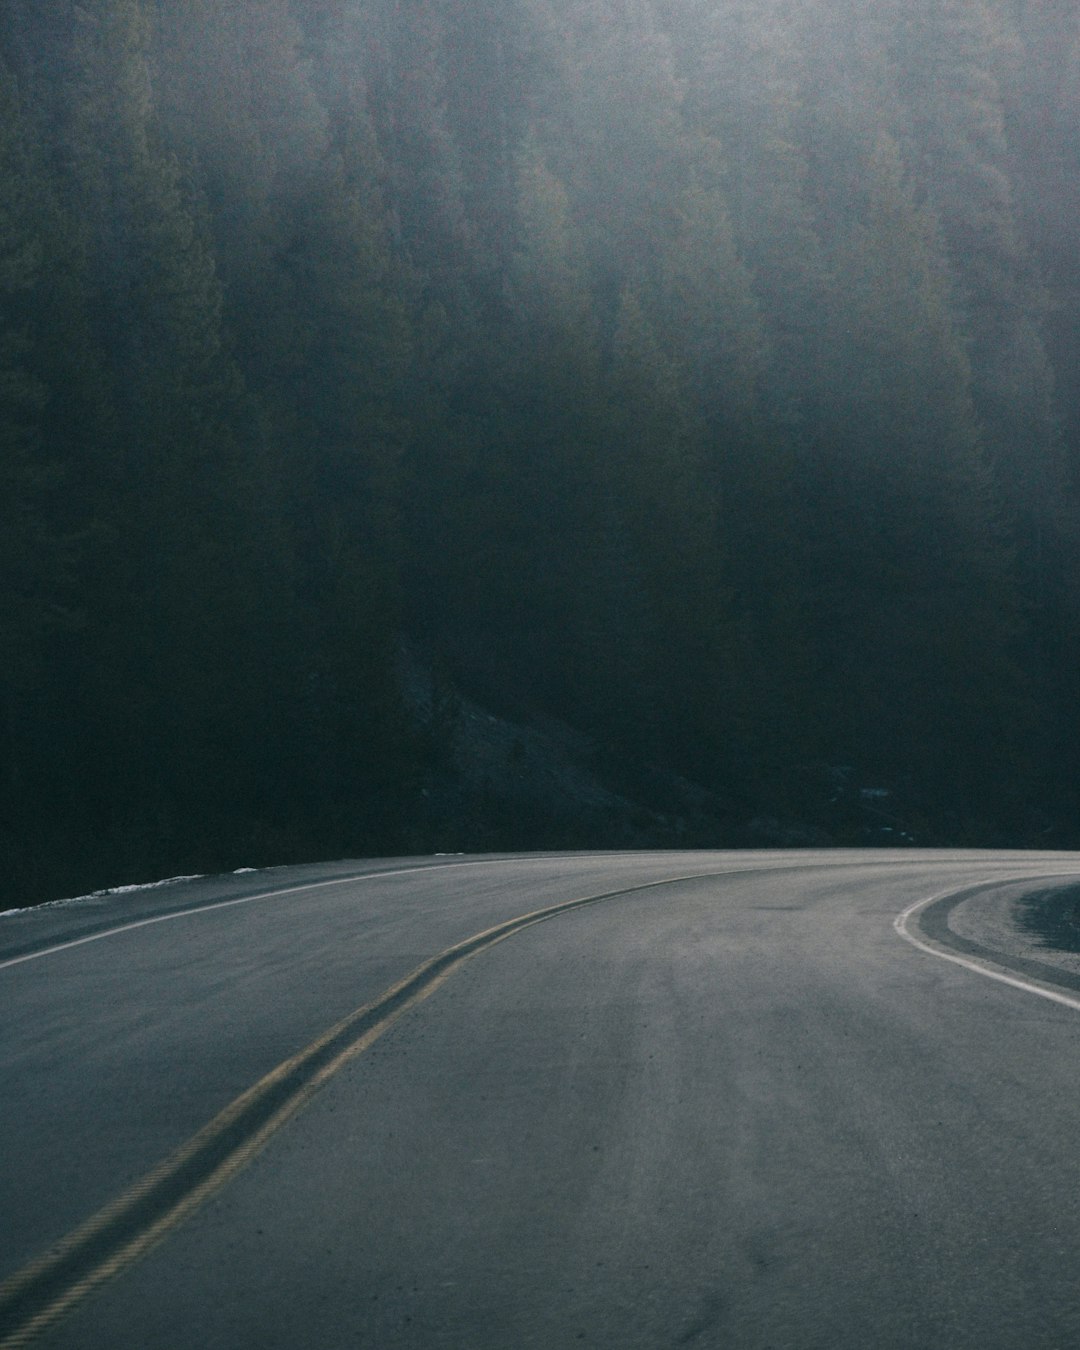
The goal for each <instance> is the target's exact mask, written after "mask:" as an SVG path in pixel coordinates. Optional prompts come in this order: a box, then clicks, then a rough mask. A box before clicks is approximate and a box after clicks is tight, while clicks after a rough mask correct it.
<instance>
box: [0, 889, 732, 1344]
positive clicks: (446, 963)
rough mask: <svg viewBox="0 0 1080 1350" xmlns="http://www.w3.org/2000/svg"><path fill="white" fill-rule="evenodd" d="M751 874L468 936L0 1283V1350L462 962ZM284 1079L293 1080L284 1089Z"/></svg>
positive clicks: (204, 1194)
mask: <svg viewBox="0 0 1080 1350" xmlns="http://www.w3.org/2000/svg"><path fill="white" fill-rule="evenodd" d="M756 870H757V869H747V868H731V869H726V870H724V871H716V872H700V873H687V874H684V875H680V876H675V877H665V878H663V879H662V880H660V881H649V882H644V883H642V884H641V885H638V886H627V887H623V888H622V889H620V890H617V891H605V892H603V894H600V895H589V896H581V897H578V898H577V899H574V900H564V901H561V902H560V903H559V904H556V905H549V906H547V907H546V908H543V909H538V910H533V911H531V912H530V913H528V914H523V915H519V916H518V917H517V918H515V919H510V920H508V921H507V922H505V923H501V924H497V925H495V926H494V927H492V928H487V929H485V930H483V931H482V932H480V933H475V934H474V935H473V936H472V937H470V938H466V939H465V940H464V941H463V942H459V943H457V944H456V945H455V946H452V947H448V948H446V950H445V951H442V952H440V953H438V955H436V956H433V957H431V958H430V959H429V960H427V961H425V962H423V963H422V964H421V965H419V966H417V967H416V968H415V970H413V971H411V972H410V973H409V974H408V975H406V976H405V977H404V979H402V980H399V981H398V982H397V983H396V984H394V985H392V986H391V987H390V988H389V989H387V990H386V991H385V992H384V993H383V994H382V995H380V997H379V998H377V999H376V1000H375V1001H374V1002H372V1003H367V1004H365V1005H364V1006H363V1007H360V1008H357V1009H356V1010H355V1012H352V1013H350V1014H349V1015H348V1016H347V1017H344V1018H343V1019H342V1020H341V1021H339V1022H337V1023H336V1024H335V1025H334V1026H332V1027H331V1028H330V1029H329V1030H328V1031H326V1032H324V1033H323V1035H322V1036H320V1037H318V1039H317V1040H315V1041H313V1042H312V1043H311V1044H310V1045H308V1046H307V1047H306V1048H305V1049H304V1050H301V1051H300V1052H299V1053H298V1054H296V1055H293V1056H291V1057H290V1058H289V1059H287V1060H284V1061H283V1062H282V1063H281V1064H279V1065H278V1066H277V1068H275V1069H273V1070H271V1072H270V1073H268V1074H266V1076H265V1077H263V1078H261V1079H260V1080H259V1081H258V1082H257V1083H255V1084H254V1085H253V1086H252V1087H250V1088H248V1089H247V1091H246V1092H243V1093H241V1095H240V1096H239V1097H237V1098H236V1099H235V1101H233V1102H231V1103H230V1104H229V1105H228V1106H227V1107H226V1108H225V1109H224V1110H223V1111H222V1112H220V1113H219V1114H218V1115H217V1116H215V1117H214V1119H213V1120H212V1121H210V1122H209V1124H207V1125H204V1126H203V1128H202V1129H201V1130H199V1131H198V1132H197V1133H196V1134H194V1135H193V1136H192V1137H191V1138H190V1139H189V1140H188V1141H187V1143H185V1144H183V1145H182V1146H181V1147H180V1148H179V1149H178V1150H177V1151H176V1152H175V1153H173V1154H172V1155H170V1157H168V1158H166V1159H165V1160H164V1161H163V1162H161V1163H159V1164H158V1166H157V1167H155V1168H153V1169H152V1170H151V1171H150V1172H148V1173H147V1174H146V1175H145V1176H144V1177H142V1178H141V1179H140V1180H139V1181H137V1182H136V1183H135V1184H134V1185H133V1186H131V1187H129V1188H128V1189H127V1190H126V1191H124V1192H123V1194H121V1195H120V1196H118V1197H117V1198H116V1199H115V1200H113V1201H111V1202H110V1203H109V1204H108V1205H106V1206H105V1207H104V1208H103V1209H101V1210H99V1211H98V1213H97V1214H95V1215H94V1216H93V1217H92V1218H90V1219H88V1220H87V1221H86V1222H85V1223H83V1224H81V1225H80V1226H79V1227H78V1228H76V1229H74V1230H73V1231H72V1232H71V1233H69V1234H68V1235H67V1236H66V1237H64V1238H63V1239H61V1240H60V1241H59V1242H58V1243H56V1244H55V1245H54V1246H53V1247H52V1248H51V1249H50V1250H49V1251H48V1252H47V1253H46V1254H45V1255H44V1256H41V1257H39V1258H38V1259H37V1260H35V1261H32V1262H30V1263H29V1264H28V1265H27V1266H25V1267H24V1268H23V1269H22V1270H20V1271H19V1272H17V1273H16V1274H15V1275H13V1276H11V1277H9V1278H8V1279H7V1280H5V1281H3V1283H0V1350H23V1347H25V1346H28V1345H30V1344H31V1342H32V1341H33V1340H35V1339H36V1338H37V1337H38V1336H39V1335H41V1334H42V1333H43V1332H44V1331H46V1330H48V1329H49V1328H51V1327H53V1326H55V1325H56V1324H57V1323H58V1322H59V1321H60V1320H61V1319H62V1318H64V1317H66V1316H68V1315H69V1314H70V1313H71V1312H73V1311H74V1309H75V1308H76V1307H77V1305H78V1304H79V1303H80V1302H82V1300H83V1299H84V1298H86V1297H87V1295H88V1294H90V1293H92V1292H93V1291H94V1290H96V1289H98V1288H99V1287H100V1286H101V1285H103V1284H104V1283H105V1282H106V1281H108V1280H110V1279H112V1278H113V1277H115V1276H116V1275H118V1274H120V1273H121V1272H122V1271H124V1270H126V1269H128V1268H129V1267H130V1266H132V1265H134V1264H135V1262H137V1261H138V1260H140V1259H141V1258H142V1257H143V1256H145V1255H146V1253H147V1252H149V1251H150V1250H151V1248H152V1247H154V1246H155V1245H156V1244H157V1243H158V1242H160V1241H161V1240H162V1239H163V1238H164V1237H165V1236H166V1235H167V1234H168V1233H170V1232H171V1231H172V1230H173V1229H175V1228H176V1227H178V1225H180V1224H181V1223H183V1222H184V1220H186V1219H187V1218H189V1217H190V1216H191V1215H192V1214H194V1213H195V1212H196V1210H198V1209H199V1208H200V1207H201V1206H202V1205H203V1204H205V1203H206V1201H207V1200H208V1199H210V1197H211V1196H213V1195H215V1194H216V1193H217V1192H218V1191H219V1190H221V1188H222V1187H223V1186H224V1185H226V1183H227V1182H228V1181H230V1180H231V1179H232V1178H233V1177H234V1176H235V1175H236V1174H237V1173H238V1172H239V1171H240V1170H241V1169H242V1168H243V1167H244V1166H246V1164H247V1163H249V1162H250V1161H251V1160H252V1159H253V1158H254V1157H255V1156H256V1154H257V1153H259V1152H260V1151H261V1150H262V1149H263V1148H264V1147H265V1145H266V1144H267V1142H268V1141H269V1140H270V1138H271V1136H272V1135H274V1134H275V1133H276V1132H277V1131H278V1130H279V1129H280V1128H281V1127H282V1125H284V1124H285V1123H286V1121H288V1120H290V1119H291V1118H292V1117H293V1116H294V1115H296V1114H297V1112H298V1111H300V1110H301V1109H302V1108H303V1107H304V1106H305V1105H306V1104H307V1103H308V1102H309V1101H310V1100H311V1098H312V1097H313V1096H314V1095H315V1093H316V1092H318V1090H319V1089H320V1088H321V1087H322V1086H323V1085H324V1084H325V1083H326V1082H327V1081H328V1080H329V1079H330V1078H332V1077H333V1076H334V1074H336V1073H337V1072H338V1070H339V1069H341V1068H342V1067H343V1066H344V1065H345V1064H347V1063H348V1062H349V1061H350V1060H352V1059H355V1058H356V1057H357V1056H358V1055H361V1054H363V1052H364V1051H365V1050H367V1049H368V1047H369V1046H371V1045H372V1044H373V1043H374V1042H375V1041H376V1040H378V1039H379V1037H380V1036H382V1034H383V1033H384V1032H385V1031H387V1030H388V1029H389V1028H390V1027H391V1026H392V1025H393V1023H394V1022H396V1021H397V1019H398V1018H399V1017H401V1015H402V1014H403V1013H405V1012H407V1011H408V1010H409V1009H411V1008H414V1007H415V1006H416V1005H417V1004H419V1003H422V1002H423V1001H424V1000H425V999H427V998H429V997H430V996H431V995H432V994H433V993H434V992H435V990H436V989H438V988H439V986H440V985H442V984H443V983H444V982H445V981H446V980H447V979H449V977H450V976H451V975H452V974H453V973H454V971H456V970H457V969H458V968H459V967H460V966H461V965H462V964H463V963H464V962H465V961H467V960H468V959H469V958H470V957H472V956H475V955H477V954H478V953H479V952H481V951H484V950H486V949H487V948H489V947H492V946H494V945H495V944H496V943H498V942H502V941H503V940H504V939H506V938H508V937H510V936H512V935H513V934H514V933H517V932H520V931H521V930H522V929H524V928H528V927H531V926H532V925H533V924H537V923H542V922H543V921H544V920H545V919H550V918H553V917H554V916H555V915H558V914H562V913H565V912H566V911H567V910H572V909H579V908H581V907H582V906H585V905H592V904H596V903H598V902H599V901H601V900H612V899H615V898H616V897H618V896H623V895H631V894H633V893H634V892H637V891H647V890H652V889H655V888H656V887H658V886H670V885H672V884H673V883H675V882H679V881H693V880H701V879H704V878H712V877H720V876H731V875H737V874H739V873H741V872H745V871H756ZM376 875H378V874H376ZM290 1079H295V1080H296V1081H295V1082H294V1083H293V1084H291V1085H290V1082H289V1080H290ZM234 1136H235V1137H234ZM185 1173H190V1174H191V1175H190V1176H189V1177H185ZM140 1211H142V1213H141V1212H140Z"/></svg>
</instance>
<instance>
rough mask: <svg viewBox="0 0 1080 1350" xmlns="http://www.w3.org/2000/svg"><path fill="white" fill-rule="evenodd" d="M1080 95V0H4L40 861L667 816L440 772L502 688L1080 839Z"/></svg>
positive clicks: (629, 737) (6, 243)
mask: <svg viewBox="0 0 1080 1350" xmlns="http://www.w3.org/2000/svg"><path fill="white" fill-rule="evenodd" d="M1078 108H1080V10H1078V9H1077V7H1076V5H1075V3H1074V2H1073V0H874V3H873V4H868V3H866V0H407V3H404V2H402V0H183V3H174V2H173V0H80V3H75V2H74V0H48V3H41V0H2V3H0V474H2V477H3V492H2V495H0V558H2V566H3V586H2V589H0V738H2V742H0V859H2V867H0V893H2V894H0V898H2V899H4V900H6V901H9V902H10V903H26V902H29V901H31V900H39V899H43V898H48V897H50V896H55V895H59V894H64V893H70V892H71V891H73V890H78V889H86V888H89V887H90V886H92V885H104V884H109V883H114V882H120V881H129V880H132V879H138V878H143V879H149V878H150V877H153V876H155V875H158V876H160V875H165V874H167V873H168V872H170V871H180V870H200V871H202V870H210V869H215V868H223V867H229V866H239V865H241V864H262V863H272V862H285V861H293V860H298V859H300V858H304V857H329V856H340V855H343V854H359V853H372V852H398V851H407V850H426V849H438V848H474V847H490V846H502V847H530V846H535V845H543V846H549V845H559V844H563V843H566V844H575V845H576V844H586V843H595V844H600V845H603V844H610V843H617V842H635V841H634V840H632V839H631V840H625V839H623V838H614V837H608V836H606V835H605V832H604V830H603V829H602V828H599V829H596V830H594V831H593V833H592V835H588V832H587V831H586V832H585V834H586V836H588V837H580V834H579V835H575V832H574V831H573V830H572V829H566V828H561V827H559V826H558V825H557V823H555V818H554V817H552V818H551V819H541V818H540V817H537V818H536V819H533V820H530V819H529V818H528V817H527V816H523V815H520V814H519V816H518V817H517V818H514V819H511V818H510V817H500V816H499V812H498V803H497V802H495V801H493V800H491V799H488V800H487V802H486V805H485V799H484V798H483V797H482V796H477V797H475V799H471V800H469V801H467V802H465V803H464V805H463V806H460V809H459V810H458V812H457V814H456V815H444V817H443V818H440V817H439V816H438V814H437V813H435V814H433V813H432V811H431V809H430V808H427V809H426V813H425V809H424V803H425V802H426V801H429V800H430V796H431V785H432V783H433V782H435V780H436V779H437V778H438V776H439V774H440V773H442V774H445V772H446V768H445V765H446V762H447V761H446V744H447V742H448V739H449V738H450V737H451V736H452V734H453V722H454V716H455V713H454V706H455V699H456V698H458V696H459V691H464V693H465V694H467V695H468V696H469V697H471V698H474V699H476V700H477V701H478V703H479V704H480V705H482V706H486V707H492V708H496V709H498V710H499V711H500V712H502V713H506V714H507V715H513V716H514V717H516V718H519V719H521V720H522V722H523V724H524V723H528V722H529V720H530V719H537V718H549V719H557V720H558V721H559V723H560V724H564V725H568V726H569V727H571V728H574V729H576V730H577V731H578V732H580V733H583V734H584V735H585V736H586V737H587V738H588V741H589V744H590V746H591V747H592V748H593V753H595V756H596V759H597V763H601V762H602V763H603V764H605V765H611V766H621V768H620V770H619V771H620V772H621V771H625V772H631V771H632V770H636V771H640V770H642V769H643V767H647V768H648V770H649V772H651V773H653V774H666V775H668V778H669V780H670V781H675V779H678V781H680V782H687V783H694V784H697V785H700V786H701V787H702V788H703V789H704V790H705V791H706V792H707V793H709V794H711V797H710V800H711V801H713V802H715V803H720V804H722V809H720V808H718V809H717V810H715V811H714V813H713V816H712V817H711V821H712V823H711V824H710V825H709V827H708V828H705V827H699V828H698V832H697V834H696V835H694V837H693V838H692V839H688V841H689V842H695V843H702V844H725V843H745V842H748V841H749V842H752V840H749V839H748V836H747V835H746V828H747V822H748V821H750V820H751V818H754V817H756V816H760V815H762V813H764V814H765V815H766V816H768V817H770V818H774V819H775V820H777V821H781V822H783V821H790V822H796V823H800V824H801V825H803V826H805V829H806V837H807V838H810V839H817V840H819V841H821V842H834V843H858V842H862V841H863V840H864V838H866V837H867V835H866V817H865V813H863V815H859V814H858V813H856V814H855V815H853V816H850V817H847V816H845V815H844V814H843V812H842V811H838V809H837V802H838V800H840V799H842V798H844V795H845V793H847V794H848V795H851V794H855V795H856V796H860V795H861V797H862V798H864V799H871V798H873V799H874V800H881V801H886V800H887V801H888V802H889V803H891V805H890V806H889V810H888V812H886V813H885V815H883V817H882V818H883V819H884V818H885V816H886V815H888V818H889V819H890V820H892V821H893V825H891V826H890V827H889V828H890V829H892V828H894V827H895V829H896V834H895V836H894V837H895V838H898V839H899V838H911V839H915V840H916V841H917V842H919V843H927V844H974V843H982V844H996V843H1009V844H1034V845H1041V846H1056V845H1070V846H1076V845H1077V844H1078V843H1080V802H1078V797H1077V791H1076V782H1077V777H1078V774H1080V735H1078V730H1080V729H1078V724H1077V709H1078V703H1080V618H1078V616H1080V611H1078V594H1077V590H1078V585H1080V566H1078V563H1080V556H1078V540H1077V526H1076V522H1077V505H1078V495H1080V247H1078V244H1080V123H1078V120H1077V109H1078ZM405 654H407V659H406V655H405ZM410 664H411V667H412V668H413V669H414V670H415V669H416V668H420V669H421V670H423V671H424V672H426V674H427V676H428V677H430V682H431V684H432V687H433V688H434V689H435V695H434V696H433V697H431V698H429V699H428V700H427V701H426V702H418V701H417V700H416V699H415V698H412V697H410V694H409V688H408V684H409V681H408V679H407V678H406V668H407V666H409V665H410ZM440 691H442V693H440ZM875 794H876V796H875ZM890 812H891V813H892V814H891V815H890V814H889V813H890ZM500 821H501V822H502V823H499V822H500ZM673 828H674V827H673ZM643 837H644V836H643ZM651 837H652V836H650V838H651ZM681 837H683V838H686V835H685V832H684V835H683V836H681ZM660 842H663V839H662V838H660Z"/></svg>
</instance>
